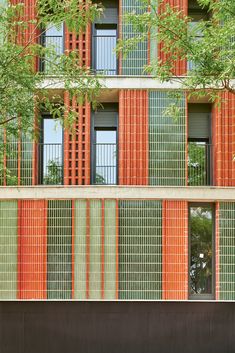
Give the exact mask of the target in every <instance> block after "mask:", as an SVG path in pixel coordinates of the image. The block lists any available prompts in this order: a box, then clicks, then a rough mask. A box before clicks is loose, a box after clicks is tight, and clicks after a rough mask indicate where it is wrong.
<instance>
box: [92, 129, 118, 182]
mask: <svg viewBox="0 0 235 353" xmlns="http://www.w3.org/2000/svg"><path fill="white" fill-rule="evenodd" d="M116 139H117V133H116V130H96V144H95V147H96V148H95V161H96V165H95V183H96V184H116V183H117V143H116Z"/></svg>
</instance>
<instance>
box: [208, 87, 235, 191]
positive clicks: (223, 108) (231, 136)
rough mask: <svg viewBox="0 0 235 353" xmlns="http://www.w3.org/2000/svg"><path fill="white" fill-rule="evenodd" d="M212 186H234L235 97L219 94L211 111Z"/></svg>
mask: <svg viewBox="0 0 235 353" xmlns="http://www.w3.org/2000/svg"><path fill="white" fill-rule="evenodd" d="M213 145H214V158H213V159H214V184H215V185H216V186H235V96H234V95H233V94H232V93H229V92H223V93H221V102H220V104H219V105H215V106H214V109H213Z"/></svg>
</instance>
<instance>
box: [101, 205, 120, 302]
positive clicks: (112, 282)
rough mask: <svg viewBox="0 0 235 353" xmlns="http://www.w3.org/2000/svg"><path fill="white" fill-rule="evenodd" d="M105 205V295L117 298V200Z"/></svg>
mask: <svg viewBox="0 0 235 353" xmlns="http://www.w3.org/2000/svg"><path fill="white" fill-rule="evenodd" d="M104 207H105V209H104V254H105V256H104V274H105V275H104V281H105V282H104V297H105V299H116V252H117V249H116V201H115V200H106V201H105V206H104Z"/></svg>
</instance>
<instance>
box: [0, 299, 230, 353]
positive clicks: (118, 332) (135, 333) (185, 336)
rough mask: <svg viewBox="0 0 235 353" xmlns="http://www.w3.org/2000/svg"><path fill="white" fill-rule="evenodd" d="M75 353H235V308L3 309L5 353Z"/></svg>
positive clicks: (16, 305)
mask: <svg viewBox="0 0 235 353" xmlns="http://www.w3.org/2000/svg"><path fill="white" fill-rule="evenodd" d="M73 352H74V353H106V352H107V353H132V352H134V353H156V352H159V353H165V352H166V353H171V352H172V353H173V352H174V353H194V352H195V353H198V352H200V353H212V352H213V353H216V352H218V353H230V352H231V353H233V352H235V303H234V304H233V303H162V302H150V303H145V302H142V303H138V302H134V303H128V302H125V303H124V302H119V303H108V302H103V303H101V302H99V303H96V302H86V303H82V302H38V303H34V302H30V303H26V302H21V303H20V302H13V303H12V302H11V303H10V302H2V303H0V353H73Z"/></svg>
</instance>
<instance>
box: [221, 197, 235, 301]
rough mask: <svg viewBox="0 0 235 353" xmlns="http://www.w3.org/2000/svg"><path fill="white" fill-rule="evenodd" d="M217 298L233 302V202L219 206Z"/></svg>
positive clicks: (234, 228)
mask: <svg viewBox="0 0 235 353" xmlns="http://www.w3.org/2000/svg"><path fill="white" fill-rule="evenodd" d="M219 298H220V300H235V202H221V203H220V205H219Z"/></svg>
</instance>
